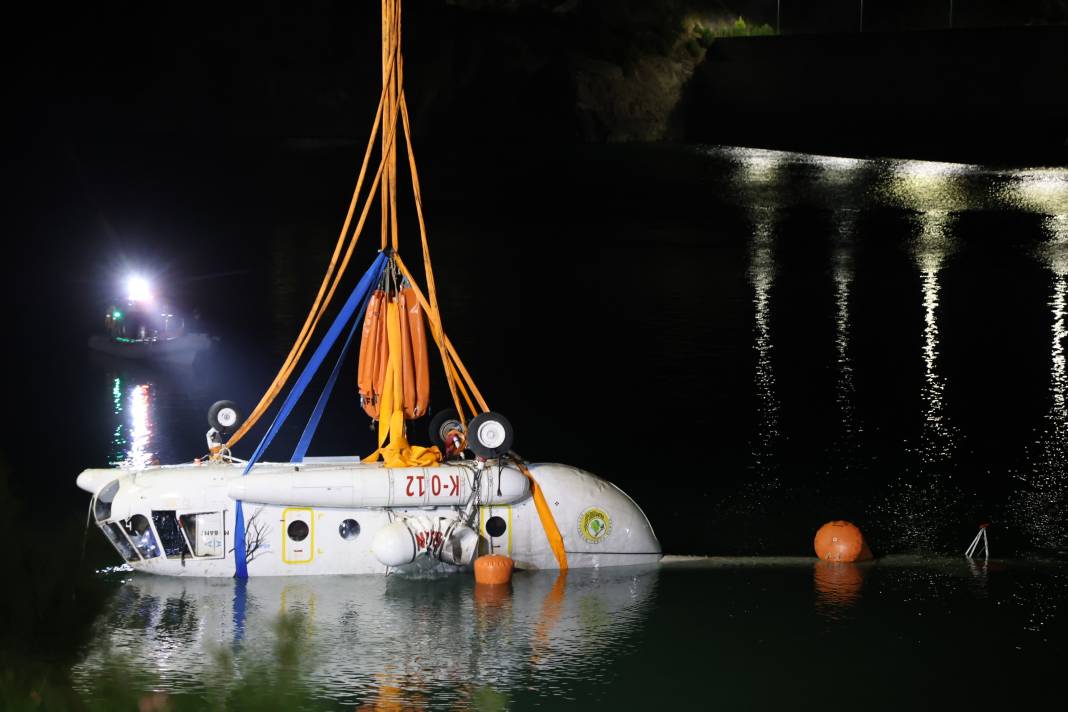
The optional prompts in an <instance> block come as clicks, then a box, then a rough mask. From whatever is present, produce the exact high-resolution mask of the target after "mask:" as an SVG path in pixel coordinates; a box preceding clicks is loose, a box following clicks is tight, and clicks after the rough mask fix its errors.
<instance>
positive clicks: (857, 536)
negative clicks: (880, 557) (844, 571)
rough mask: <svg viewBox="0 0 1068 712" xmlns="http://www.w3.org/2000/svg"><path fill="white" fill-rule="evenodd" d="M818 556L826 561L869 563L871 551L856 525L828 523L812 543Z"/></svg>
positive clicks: (841, 522)
mask: <svg viewBox="0 0 1068 712" xmlns="http://www.w3.org/2000/svg"><path fill="white" fill-rule="evenodd" d="M812 544H813V546H815V548H816V556H818V557H819V558H821V559H823V560H824V561H867V560H868V559H870V558H872V555H871V549H869V548H868V543H867V542H866V541H864V535H863V534H861V533H860V529H857V527H856V526H855V525H853V524H852V523H850V522H845V521H841V520H839V521H835V522H827V523H826V524H824V525H823V526H822V527H820V530H819V531H818V532H816V538H815V540H814V541H813V542H812Z"/></svg>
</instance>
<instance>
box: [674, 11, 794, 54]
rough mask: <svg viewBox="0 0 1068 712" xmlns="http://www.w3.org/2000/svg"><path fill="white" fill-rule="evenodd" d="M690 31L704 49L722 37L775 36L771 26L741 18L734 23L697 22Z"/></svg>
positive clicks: (725, 21) (723, 21)
mask: <svg viewBox="0 0 1068 712" xmlns="http://www.w3.org/2000/svg"><path fill="white" fill-rule="evenodd" d="M690 31H691V32H692V33H693V41H694V42H696V43H697V44H698V45H699V46H701V47H703V48H704V49H708V48H709V47H711V46H712V43H713V42H714V41H715V40H716V39H717V38H720V37H763V36H766V35H774V34H775V30H774V29H773V28H772V27H771V25H758V24H754V23H750V22H746V21H745V18H744V17H739V18H738V19H736V20H734V21H733V22H732V21H730V20H719V21H716V22H706V21H704V20H696V21H694V23H693V25H692V26H691V27H690Z"/></svg>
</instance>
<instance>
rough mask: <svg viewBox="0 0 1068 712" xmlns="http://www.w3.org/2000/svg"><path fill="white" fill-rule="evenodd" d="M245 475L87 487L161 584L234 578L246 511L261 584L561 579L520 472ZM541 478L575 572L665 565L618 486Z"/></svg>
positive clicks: (331, 467)
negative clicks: (496, 564)
mask: <svg viewBox="0 0 1068 712" xmlns="http://www.w3.org/2000/svg"><path fill="white" fill-rule="evenodd" d="M242 471H243V467H242V466H241V465H240V464H231V463H222V462H220V463H204V464H188V465H168V466H162V467H150V468H146V469H142V470H125V469H115V468H110V469H90V470H85V471H84V472H82V474H81V475H79V476H78V486H79V487H81V488H82V489H84V490H86V491H88V492H91V493H92V494H93V497H94V502H93V517H94V520H95V521H96V524H97V526H99V527H100V528H101V530H102V531H103V533H104V534H105V536H107V538H108V539H109V540H110V541H111V543H112V544H113V545H114V546H115V548H116V550H117V551H118V552H119V554H120V555H121V556H122V557H123V559H124V560H125V561H126V562H127V563H128V564H129V565H130V566H132V567H133V568H135V569H137V570H141V571H145V572H149V573H155V574H162V575H169V576H207V577H225V576H233V575H234V574H235V570H236V569H235V560H234V556H235V536H236V535H237V534H240V532H236V527H235V522H236V512H237V506H238V501H240V502H241V507H242V510H243V517H244V542H245V547H244V549H245V560H246V563H247V571H248V575H249V576H294V575H324V574H371V573H378V574H381V573H387V572H389V571H397V572H401V573H409V572H410V573H420V572H430V571H433V572H447V571H459V570H463V569H465V568H468V566H469V563H470V560H471V558H472V556H473V555H479V554H488V553H493V554H503V555H506V556H509V557H511V558H512V559H513V560H514V561H515V564H516V567H517V568H520V569H556V568H559V567H560V563H559V561H558V560H557V556H556V554H555V553H554V551H553V549H552V547H551V546H550V543H549V539H548V538H547V535H546V528H545V526H544V524H543V520H542V516H541V515H540V514H539V512H538V511H537V507H536V505H535V498H534V496H533V492H532V486H531V483H530V480H528V478H527V477H526V476H525V475H524V474H523V473H522V472H520V471H519V470H518V469H515V468H514V467H512V466H510V465H508V464H499V463H497V462H494V461H490V462H489V463H484V465H482V466H479V465H478V464H477V463H476V462H475V461H473V460H464V461H459V462H452V463H443V464H441V465H439V466H436V467H428V468H386V467H384V466H383V465H382V464H381V463H376V464H363V463H359V462H358V461H352V462H339V461H328V462H322V461H318V462H305V463H261V464H257V465H256V466H255V467H254V468H253V469H252V471H251V472H250V473H249V474H248V475H243V474H242ZM530 472H531V474H532V475H533V478H534V480H535V481H536V482H537V485H538V487H539V488H540V490H541V493H542V494H543V496H544V500H545V503H546V505H547V509H548V511H549V512H550V513H551V517H552V520H553V521H554V522H555V525H556V527H557V528H558V530H559V532H560V535H561V537H562V539H563V544H564V550H565V551H566V560H567V565H568V567H570V568H585V567H599V566H620V565H629V564H647V563H653V562H656V561H658V560H659V558H660V556H661V550H660V544H659V542H658V541H657V539H656V536H655V534H654V533H653V530H652V527H651V525H650V524H649V520H648V519H647V518H646V516H645V514H644V513H643V512H642V511H641V509H640V508H639V507H638V506H637V505H636V504H635V503H634V501H633V500H631V499H630V497H628V496H627V495H626V494H625V493H623V491H622V490H620V489H619V488H618V487H616V486H615V485H613V484H611V483H609V482H607V481H605V480H603V479H601V478H599V477H596V476H594V475H592V474H590V473H588V472H584V471H582V470H578V469H575V468H572V467H568V466H565V465H555V464H533V465H531V466H530ZM460 530H463V531H465V532H467V533H468V536H467V537H466V538H464V539H463V541H462V543H461V541H460V539H459V538H458V532H460ZM476 533H477V540H476V538H475V536H474V535H475V534H476ZM454 542H455V543H454ZM461 548H462V549H464V552H463V554H462V555H461V551H460V550H461ZM475 549H477V551H476V550H475ZM238 550H239V549H238ZM443 550H444V553H442V551H443Z"/></svg>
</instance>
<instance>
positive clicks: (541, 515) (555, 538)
mask: <svg viewBox="0 0 1068 712" xmlns="http://www.w3.org/2000/svg"><path fill="white" fill-rule="evenodd" d="M515 465H516V467H518V468H519V471H520V472H522V473H523V474H524V475H526V477H527V479H528V480H530V493H531V494H532V495H533V496H534V508H535V509H536V510H538V519H540V520H541V528H542V529H544V530H545V538H546V539H548V540H549V548H550V549H552V550H553V556H555V557H556V562H557V563H558V564H560V570H561V571H567V552H566V551H564V537H563V535H562V534H560V529H559V528H558V527H557V526H556V519H555V518H554V517H553V513H552V510H551V509H549V503H548V502H546V501H545V495H544V494H542V491H541V487H539V486H538V481H537V480H535V479H534V475H532V474H531V473H530V468H528V467H527V466H526V464H525V463H524V462H523V461H522V460H520V459H519V458H518V457H517V458H515Z"/></svg>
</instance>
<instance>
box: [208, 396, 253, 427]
mask: <svg viewBox="0 0 1068 712" xmlns="http://www.w3.org/2000/svg"><path fill="white" fill-rule="evenodd" d="M220 418H221V419H220ZM244 420H245V418H244V416H242V415H241V409H240V408H238V407H237V403H234V402H233V401H227V400H222V401H218V402H216V403H215V404H214V405H212V406H211V407H210V408H208V425H210V426H211V427H213V428H215V429H216V430H218V431H219V432H220V433H222V434H229V433H232V432H234V431H235V430H237V429H238V428H240V427H241V423H242V422H244ZM223 421H226V422H225V423H224V422H223Z"/></svg>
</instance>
